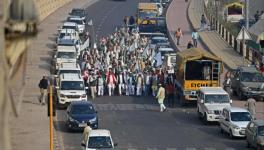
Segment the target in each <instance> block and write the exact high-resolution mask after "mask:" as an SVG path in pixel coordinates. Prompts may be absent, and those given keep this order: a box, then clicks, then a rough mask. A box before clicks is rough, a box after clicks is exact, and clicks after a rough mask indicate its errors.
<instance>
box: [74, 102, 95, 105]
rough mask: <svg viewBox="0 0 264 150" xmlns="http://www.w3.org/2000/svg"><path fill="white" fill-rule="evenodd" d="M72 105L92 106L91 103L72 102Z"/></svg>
mask: <svg viewBox="0 0 264 150" xmlns="http://www.w3.org/2000/svg"><path fill="white" fill-rule="evenodd" d="M70 105H92V102H90V101H72V102H71V104H70Z"/></svg>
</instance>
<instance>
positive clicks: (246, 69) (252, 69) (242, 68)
mask: <svg viewBox="0 0 264 150" xmlns="http://www.w3.org/2000/svg"><path fill="white" fill-rule="evenodd" d="M238 69H239V70H240V71H241V72H259V71H258V70H257V68H256V67H255V66H240V67H239V68H238Z"/></svg>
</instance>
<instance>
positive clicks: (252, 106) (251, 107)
mask: <svg viewBox="0 0 264 150" xmlns="http://www.w3.org/2000/svg"><path fill="white" fill-rule="evenodd" d="M245 107H246V109H247V110H248V111H249V112H250V113H251V115H252V117H253V118H255V114H256V101H255V99H253V98H249V99H247V102H246V104H245Z"/></svg>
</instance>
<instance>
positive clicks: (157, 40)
mask: <svg viewBox="0 0 264 150" xmlns="http://www.w3.org/2000/svg"><path fill="white" fill-rule="evenodd" d="M167 42H168V41H167V40H166V39H152V40H151V44H157V43H167Z"/></svg>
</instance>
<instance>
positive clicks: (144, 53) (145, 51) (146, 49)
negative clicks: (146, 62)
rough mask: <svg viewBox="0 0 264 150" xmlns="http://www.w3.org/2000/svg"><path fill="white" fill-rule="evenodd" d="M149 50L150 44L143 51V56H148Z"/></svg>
mask: <svg viewBox="0 0 264 150" xmlns="http://www.w3.org/2000/svg"><path fill="white" fill-rule="evenodd" d="M148 50H149V44H148V45H147V46H146V47H145V49H144V51H143V54H142V55H143V57H147V52H148Z"/></svg>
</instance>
